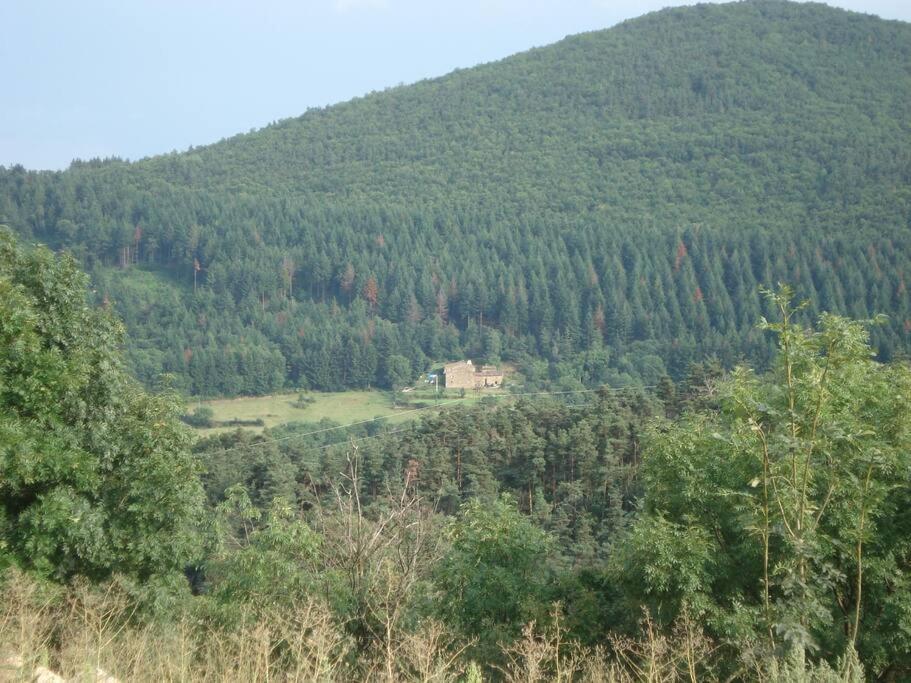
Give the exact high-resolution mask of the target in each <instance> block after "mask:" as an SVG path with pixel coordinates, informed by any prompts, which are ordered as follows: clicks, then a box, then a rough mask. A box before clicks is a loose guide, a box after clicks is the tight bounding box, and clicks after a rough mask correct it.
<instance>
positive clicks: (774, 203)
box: [0, 0, 911, 395]
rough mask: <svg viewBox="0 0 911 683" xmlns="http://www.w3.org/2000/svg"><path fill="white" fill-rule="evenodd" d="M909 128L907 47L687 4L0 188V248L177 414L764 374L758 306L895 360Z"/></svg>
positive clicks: (874, 31) (780, 12) (899, 32)
mask: <svg viewBox="0 0 911 683" xmlns="http://www.w3.org/2000/svg"><path fill="white" fill-rule="evenodd" d="M288 87H289V88H290V87H296V86H295V84H293V83H289V84H288ZM908 112H911V25H908V24H904V23H900V22H887V21H883V20H880V19H877V18H875V17H870V16H864V15H859V14H854V13H849V12H845V11H841V10H836V9H832V8H829V7H826V6H824V5H816V4H794V3H786V2H778V1H774V0H773V1H759V0H756V1H749V2H741V3H734V4H728V5H707V6H697V7H688V8H680V9H672V10H665V11H662V12H657V13H654V14H650V15H647V16H645V17H642V18H639V19H636V20H632V21H628V22H625V23H623V24H620V25H618V26H616V27H613V28H611V29H608V30H605V31H598V32H592V33H587V34H583V35H578V36H573V37H570V38H567V39H565V40H563V41H561V42H559V43H556V44H554V45H551V46H548V47H544V48H540V49H535V50H531V51H528V52H525V53H522V54H519V55H515V56H513V57H510V58H508V59H505V60H502V61H500V62H496V63H492V64H487V65H483V66H479V67H475V68H472V69H466V70H460V71H456V72H454V73H452V74H449V75H447V76H444V77H442V78H438V79H434V80H429V81H424V82H421V83H417V84H414V85H410V86H404V87H399V88H395V89H391V90H388V91H384V92H381V93H373V94H370V95H368V96H366V97H363V98H359V99H356V100H353V101H351V102H347V103H344V104H340V105H336V106H333V107H328V108H325V109H319V110H312V111H309V112H307V113H306V114H304V115H303V116H301V117H299V118H296V119H289V120H286V121H282V122H279V123H276V124H274V125H272V126H269V127H267V128H264V129H262V130H260V131H256V132H253V133H251V134H248V135H240V136H237V137H235V138H231V139H229V140H224V141H222V142H219V143H217V144H215V145H211V146H208V147H203V148H197V149H191V150H189V151H187V152H184V153H181V154H171V155H165V156H160V157H153V158H149V159H144V160H141V161H138V162H135V163H126V162H122V161H118V160H108V161H90V162H74V163H73V165H72V166H71V168H70V169H68V170H67V171H65V172H61V173H45V172H42V173H32V172H28V171H26V170H24V169H22V168H19V167H16V168H12V169H0V222H5V223H8V224H9V225H10V226H11V227H12V228H13V229H14V230H16V231H17V232H19V233H20V234H21V235H23V236H25V237H26V238H28V239H32V240H37V241H43V242H46V243H48V244H50V245H52V246H54V247H55V248H65V249H68V250H70V251H72V252H73V253H74V254H76V255H77V256H78V257H79V258H80V259H81V261H82V262H83V264H84V265H85V267H86V268H87V269H89V270H90V272H91V273H92V275H93V279H94V283H95V289H96V292H97V296H98V297H99V299H104V298H107V299H109V300H111V301H113V302H114V304H115V305H116V306H117V308H118V312H119V313H120V314H121V315H122V316H123V317H124V319H125V321H126V323H127V327H128V329H129V331H130V334H131V341H130V344H129V348H128V356H129V358H130V360H131V363H132V365H133V368H134V370H135V372H136V373H137V374H138V376H139V377H140V378H142V379H143V380H145V381H147V382H152V381H154V379H155V378H156V377H157V376H158V375H159V374H160V373H162V372H170V373H173V374H174V375H175V380H174V381H176V382H177V384H178V385H179V386H181V387H182V388H184V389H186V390H188V391H193V392H197V393H204V394H229V395H230V394H238V393H267V392H269V391H272V390H274V389H276V388H278V387H280V386H282V385H289V386H305V387H311V388H314V389H321V390H338V389H343V388H349V387H366V386H370V385H374V384H380V385H384V384H388V383H389V381H390V379H391V377H390V374H392V369H393V368H396V369H400V363H398V362H394V363H387V360H388V359H389V358H390V357H392V356H403V357H405V358H407V359H408V361H409V362H410V364H411V367H412V369H413V370H414V371H415V372H417V371H421V370H423V369H424V368H425V367H427V365H428V363H429V361H430V360H431V359H433V360H440V359H448V358H458V357H463V356H470V357H475V358H488V359H491V360H496V359H498V358H504V359H511V360H517V361H519V362H520V363H522V364H523V365H524V368H525V370H526V375H527V377H528V378H529V380H530V381H544V380H558V381H560V382H562V383H563V384H565V385H570V384H575V383H579V382H583V383H600V382H613V383H622V382H627V381H630V380H642V381H645V382H647V383H653V382H655V381H657V379H659V378H660V377H661V376H662V375H664V374H665V373H669V374H671V375H673V376H681V375H682V374H684V373H685V372H686V371H687V367H688V365H689V364H690V363H691V362H693V361H696V360H701V359H702V358H704V357H705V356H706V355H712V354H714V355H717V356H718V358H719V360H721V362H722V363H725V364H730V363H733V362H735V361H736V360H737V359H739V358H741V357H749V358H751V360H752V361H753V362H754V363H756V364H758V365H760V366H762V364H763V363H765V362H766V361H767V359H768V358H769V357H770V353H771V340H769V339H768V338H766V337H765V336H763V335H761V334H760V333H759V332H757V331H756V330H755V328H754V325H755V322H756V320H757V319H758V317H759V316H760V315H761V314H763V313H764V312H765V311H764V305H765V304H764V303H763V301H762V298H761V297H760V295H759V292H758V286H759V285H762V284H766V285H771V284H774V283H775V282H776V281H778V280H784V281H788V282H790V283H792V284H793V285H794V286H795V288H796V289H797V291H798V292H799V294H800V295H801V296H805V297H808V298H810V299H811V300H812V302H813V304H812V306H813V308H812V310H811V311H810V312H811V313H812V312H815V311H819V310H832V311H836V312H840V313H844V314H848V315H851V316H854V317H866V316H870V315H872V314H873V313H876V312H884V313H886V314H888V315H889V316H890V320H889V322H888V323H887V324H886V325H884V326H882V327H880V328H878V329H877V330H876V333H875V337H874V342H875V345H876V346H877V348H878V349H879V352H880V355H881V356H882V357H883V358H885V359H888V358H890V357H892V356H894V355H895V354H897V353H906V352H907V351H909V348H911V333H909V330H911V300H909V295H908V292H907V287H906V282H905V275H906V271H908V272H909V274H911V268H909V263H911V262H909V255H911V231H909V228H911V225H909V222H911V182H909V181H911V123H909V117H908ZM194 264H196V265H194ZM539 360H545V361H548V363H542V362H539ZM387 365H389V366H390V367H389V368H387Z"/></svg>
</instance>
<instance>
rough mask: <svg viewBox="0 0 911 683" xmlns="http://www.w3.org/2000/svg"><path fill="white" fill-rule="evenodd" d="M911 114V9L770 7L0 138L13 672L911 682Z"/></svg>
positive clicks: (6, 591)
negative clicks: (192, 402) (227, 405)
mask: <svg viewBox="0 0 911 683" xmlns="http://www.w3.org/2000/svg"><path fill="white" fill-rule="evenodd" d="M908 112H911V25H908V24H903V23H899V22H887V21H883V20H881V19H877V18H874V17H868V16H863V15H858V14H852V13H848V12H844V11H840V10H835V9H831V8H828V7H826V6H824V5H816V4H795V3H789V2H780V1H778V0H768V1H759V0H747V1H745V2H740V3H732V4H726V5H700V6H695V7H687V8H681V9H672V10H664V11H661V12H658V13H655V14H650V15H647V16H645V17H642V18H640V19H636V20H632V21H628V22H625V23H623V24H620V25H618V26H616V27H614V28H611V29H609V30H606V31H600V32H594V33H589V34H584V35H579V36H573V37H570V38H567V39H565V40H564V41H562V42H560V43H557V44H555V45H552V46H548V47H544V48H540V49H535V50H531V51H529V52H526V53H523V54H519V55H516V56H513V57H510V58H508V59H505V60H503V61H501V62H497V63H494V64H488V65H484V66H480V67H476V68H472V69H466V70H461V71H457V72H454V73H452V74H449V75H447V76H444V77H442V78H438V79H434V80H429V81H425V82H421V83H417V84H414V85H410V86H403V87H399V88H394V89H391V90H388V91H384V92H381V93H373V94H370V95H367V96H365V97H363V98H360V99H357V100H353V101H351V102H348V103H344V104H340V105H336V106H332V107H328V108H326V109H320V110H313V111H309V112H307V113H305V114H304V115H303V116H301V117H299V118H297V119H293V120H286V121H281V122H277V123H274V124H272V125H270V126H267V127H266V128H263V129H262V130H259V131H254V132H251V133H249V134H245V135H240V136H237V137H235V138H232V139H229V140H224V141H222V142H219V143H217V144H214V145H211V146H208V147H203V148H198V149H190V150H188V151H186V152H183V153H174V154H170V155H164V156H160V157H153V158H148V159H144V160H140V161H136V162H126V161H122V160H118V159H107V160H92V161H76V162H73V164H72V165H71V167H70V168H69V169H67V170H66V171H62V172H32V171H27V170H25V169H23V168H21V167H14V168H8V169H7V168H0V681H5V680H12V681H20V680H21V681H33V680H42V681H54V680H63V679H55V678H52V676H54V675H55V674H54V673H53V672H56V673H57V674H59V675H60V676H62V677H64V678H65V680H71V681H83V680H85V681H89V680H91V681H105V683H114V682H115V681H123V682H124V683H126V682H127V681H172V680H173V681H197V680H198V681H209V680H211V681H238V682H241V681H243V682H247V681H275V680H281V681H351V680H363V681H376V682H384V683H392V682H393V681H421V682H429V681H437V682H450V681H451V682H453V683H455V682H456V681H458V682H464V683H481V682H482V681H508V682H519V681H523V682H527V683H537V682H539V681H541V682H543V681H557V683H577V682H582V681H585V682H588V681H592V682H595V681H598V682H609V683H631V682H633V681H649V682H652V681H654V682H656V683H657V682H668V683H670V682H677V681H690V682H692V681H763V682H768V683H791V682H798V683H836V682H838V683H859V682H860V681H864V680H871V681H872V680H876V681H883V682H888V683H897V682H898V681H904V680H909V678H911V654H909V653H911V363H909V361H908V353H909V351H911V348H909V342H911V298H909V294H908V291H907V286H906V281H905V276H906V275H909V276H911V270H909V264H911V259H909V256H911V120H909V118H908ZM906 271H908V272H906ZM466 357H470V358H473V359H475V360H477V361H482V360H485V361H491V362H509V363H511V364H512V365H513V366H515V367H517V368H518V369H519V372H518V373H516V375H513V377H515V376H521V379H522V381H523V382H524V389H515V390H513V391H509V389H512V388H513V387H509V386H507V390H505V391H498V392H496V393H494V394H491V395H487V396H482V395H481V394H480V392H479V395H478V396H476V397H473V400H472V401H470V402H469V401H461V400H460V401H453V403H459V405H457V406H456V405H449V404H446V402H443V401H441V402H437V403H430V404H428V405H425V406H424V407H422V408H421V409H420V410H419V411H418V410H415V411H414V412H415V413H418V412H419V413H420V414H419V415H418V414H411V415H410V417H412V418H414V419H412V420H410V421H397V422H395V423H394V424H390V422H388V421H387V420H386V419H383V418H374V419H365V420H350V421H348V422H347V423H344V424H343V423H340V422H333V421H331V420H328V419H324V420H323V421H321V422H311V423H307V422H292V423H288V424H284V425H280V426H277V427H271V428H269V427H265V426H264V425H263V424H261V425H260V426H261V427H264V428H263V429H262V430H261V431H259V432H253V431H247V430H243V429H236V430H234V431H226V430H223V431H221V432H220V433H214V435H213V433H209V435H207V436H201V435H200V433H199V432H195V431H193V430H191V429H190V428H189V427H188V426H187V424H185V423H184V421H182V419H181V418H183V419H184V420H187V418H188V417H189V418H190V420H192V419H196V420H197V421H198V422H203V421H205V414H204V413H203V412H202V411H201V410H198V411H197V412H196V413H195V414H194V415H192V416H187V415H182V413H184V412H185V410H186V399H187V395H188V394H195V395H197V396H206V395H208V396H214V395H223V396H237V395H241V394H266V393H269V392H272V391H275V390H277V389H282V388H291V387H294V388H300V389H302V390H306V389H317V390H339V389H347V388H361V387H373V386H381V387H393V386H395V387H396V388H400V387H401V386H402V385H403V384H404V383H405V380H406V378H407V379H409V380H410V379H414V377H415V376H416V375H417V374H418V373H420V372H423V371H426V370H428V369H430V368H431V367H433V366H435V365H436V364H438V363H439V362H440V361H445V360H452V359H457V358H466ZM509 381H510V383H511V379H510V380H509ZM393 395H394V396H395V397H396V398H395V399H394V400H400V399H401V400H407V399H405V396H406V395H405V394H402V393H401V392H399V391H393ZM309 396H310V395H309V394H307V393H306V391H301V393H300V395H299V398H298V403H306V401H307V400H308V397H309ZM443 404H446V405H443ZM199 405H202V402H200V404H199ZM298 407H299V406H298Z"/></svg>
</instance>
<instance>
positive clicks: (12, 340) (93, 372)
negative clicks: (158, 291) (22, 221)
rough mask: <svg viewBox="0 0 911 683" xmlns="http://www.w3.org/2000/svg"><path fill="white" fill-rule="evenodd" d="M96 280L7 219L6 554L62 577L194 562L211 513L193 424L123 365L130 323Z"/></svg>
mask: <svg viewBox="0 0 911 683" xmlns="http://www.w3.org/2000/svg"><path fill="white" fill-rule="evenodd" d="M86 282H87V278H86V277H85V275H83V274H82V273H81V272H80V271H79V269H78V267H77V265H76V263H75V261H74V260H73V259H72V258H70V257H56V256H54V255H53V254H52V253H51V252H50V251H49V250H47V249H44V248H38V249H25V248H22V247H20V246H18V245H17V244H16V243H15V241H14V240H13V239H12V237H11V235H10V234H9V232H8V231H5V230H0V560H5V562H7V563H8V562H13V563H16V564H19V565H22V566H24V567H30V568H34V569H36V570H37V571H39V572H41V573H42V574H45V575H47V576H52V577H55V578H68V577H71V576H74V575H85V576H88V577H91V578H92V579H96V580H97V579H101V578H104V577H107V576H109V575H110V574H111V573H113V572H118V573H122V574H127V575H133V576H136V577H139V578H143V579H146V578H149V577H151V576H153V575H156V574H162V573H167V572H171V571H174V570H181V569H182V568H183V565H184V563H186V562H188V561H189V560H191V559H194V554H195V553H196V552H197V551H198V548H197V536H196V533H195V532H194V528H195V525H196V524H197V523H198V521H199V517H200V515H201V512H202V506H201V502H202V495H201V493H202V489H201V486H200V484H199V479H198V477H197V466H196V461H195V459H194V458H193V457H192V456H191V455H190V454H189V435H188V434H187V432H186V430H185V429H184V428H183V427H181V426H180V424H179V422H178V421H177V414H176V411H175V408H176V404H175V402H173V401H171V400H169V399H167V398H166V397H162V396H150V395H149V394H147V393H145V391H143V390H142V389H141V388H140V386H139V385H138V384H137V383H136V381H135V380H134V379H132V378H131V377H130V376H129V375H128V374H127V373H126V372H125V371H124V369H123V366H122V362H121V356H120V351H119V346H120V344H121V342H122V339H123V330H122V326H121V325H120V323H119V322H118V321H117V320H116V319H115V318H114V316H113V315H112V313H111V311H110V310H108V309H100V308H95V307H92V306H90V305H89V304H88V303H87V300H86V295H87V292H86Z"/></svg>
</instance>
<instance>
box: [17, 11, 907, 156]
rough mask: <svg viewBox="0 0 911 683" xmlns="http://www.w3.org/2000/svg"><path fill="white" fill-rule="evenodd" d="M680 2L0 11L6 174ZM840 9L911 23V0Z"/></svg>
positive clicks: (218, 125)
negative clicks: (13, 169) (8, 169)
mask: <svg viewBox="0 0 911 683" xmlns="http://www.w3.org/2000/svg"><path fill="white" fill-rule="evenodd" d="M684 4H692V3H691V2H686V1H680V0H79V1H78V2H74V1H73V0H0V65H2V73H3V78H2V81H0V91H2V98H0V166H12V165H14V164H22V165H23V166H25V167H26V168H30V169H61V168H65V167H66V166H68V165H69V163H70V161H71V160H72V159H74V158H80V159H91V158H95V157H110V156H117V157H121V158H126V159H139V158H142V157H145V156H150V155H154V154H162V153H167V152H170V151H173V150H184V149H187V148H188V147H190V146H192V145H195V146H199V145H204V144H208V143H212V142H216V141H218V140H219V139H222V138H224V137H230V136H231V135H235V134H237V133H242V132H246V131H249V130H251V129H254V128H260V127H262V126H264V125H267V124H269V123H270V122H272V121H275V120H279V119H283V118H287V117H290V116H298V115H300V114H302V113H303V112H305V111H306V110H307V109H308V108H310V107H321V106H325V105H328V104H333V103H335V102H341V101H344V100H348V99H351V98H352V97H357V96H359V95H364V94H366V93H368V92H371V91H374V90H382V89H383V88H387V87H390V86H396V85H399V84H402V83H412V82H415V81H418V80H420V79H423V78H428V77H434V76H441V75H443V74H445V73H448V72H450V71H452V70H453V69H456V68H465V67H470V66H474V65H476V64H480V63H483V62H489V61H492V60H496V59H501V58H503V57H507V56H509V55H510V54H514V53H516V52H520V51H522V50H527V49H529V48H531V47H535V46H540V45H546V44H549V43H552V42H555V41H557V40H560V39H561V38H563V37H565V36H567V35H570V34H574V33H580V32H583V31H592V30H598V29H602V28H607V27H609V26H612V25H614V24H616V23H618V22H620V21H623V20H624V19H628V18H631V17H635V16H639V15H642V14H645V13H647V12H651V11H654V10H657V9H661V8H662V7H667V6H671V5H684ZM829 4H832V5H835V6H838V7H843V8H845V9H851V10H854V11H860V12H867V13H870V14H877V15H879V16H881V17H884V18H887V19H901V20H904V21H911V0H832V1H831V2H830V3H829Z"/></svg>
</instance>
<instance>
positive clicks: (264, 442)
mask: <svg viewBox="0 0 911 683" xmlns="http://www.w3.org/2000/svg"><path fill="white" fill-rule="evenodd" d="M655 388H656V386H655V385H646V386H627V387H608V386H603V387H599V388H597V389H570V390H566V391H527V392H520V393H517V394H491V395H489V396H485V397H484V398H490V399H492V398H517V397H524V396H563V395H568V394H592V393H596V392H602V391H625V390H627V389H655ZM458 403H462V399H453V400H452V401H446V402H444V403H437V404H434V405H428V406H422V407H421V408H413V409H411V410H406V411H404V412H402V413H398V416H402V415H409V414H411V413H419V412H421V411H423V410H433V409H435V408H443V407H445V406H449V405H454V404H458ZM387 417H389V416H387V415H378V416H377V417H371V418H369V419H367V420H358V421H357V422H349V423H348V424H343V425H335V426H333V427H323V428H322V429H315V430H313V431H310V432H303V433H295V434H289V435H288V436H281V437H278V438H276V439H265V440H262V441H257V442H256V443H251V444H246V445H244V446H234V447H233V448H226V449H224V450H223V451H221V452H222V453H231V452H233V451H239V450H246V449H249V448H254V447H258V446H268V445H269V444H273V443H281V442H283V441H288V440H291V439H298V438H300V439H302V438H304V437H307V436H314V435H315V434H324V433H326V432H332V431H337V430H339V429H348V428H350V427H357V426H358V425H362V424H369V423H371V422H376V421H378V420H385V419H386V418H387ZM407 429H408V428H407V427H403V428H401V429H396V430H393V431H389V432H384V433H382V434H374V435H373V436H365V437H359V438H357V439H354V440H353V441H361V440H365V439H375V438H378V437H380V436H388V435H391V434H398V433H399V432H403V431H406V430H407ZM343 443H349V441H337V442H335V443H331V444H323V445H322V446H313V447H312V448H310V449H308V450H322V449H325V448H331V447H332V446H340V445H341V444H343Z"/></svg>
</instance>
